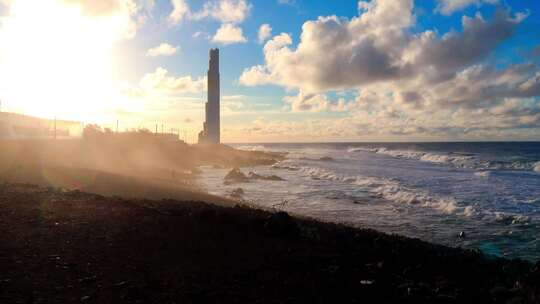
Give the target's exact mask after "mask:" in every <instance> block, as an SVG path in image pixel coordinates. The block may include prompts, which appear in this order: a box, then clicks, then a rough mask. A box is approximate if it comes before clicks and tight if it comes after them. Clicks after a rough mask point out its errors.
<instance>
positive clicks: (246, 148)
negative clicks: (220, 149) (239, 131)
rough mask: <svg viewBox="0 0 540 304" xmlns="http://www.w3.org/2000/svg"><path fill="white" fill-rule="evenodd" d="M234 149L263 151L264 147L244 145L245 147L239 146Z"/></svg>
mask: <svg viewBox="0 0 540 304" xmlns="http://www.w3.org/2000/svg"><path fill="white" fill-rule="evenodd" d="M236 149H238V150H244V151H265V150H266V147H265V146H262V145H246V146H239V147H237V148H236Z"/></svg>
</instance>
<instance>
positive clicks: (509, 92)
mask: <svg viewBox="0 0 540 304" xmlns="http://www.w3.org/2000/svg"><path fill="white" fill-rule="evenodd" d="M358 9H359V14H358V16H357V17H353V18H351V19H347V18H342V17H337V16H326V17H319V18H317V19H316V20H311V21H307V22H305V23H304V25H303V26H302V31H301V36H300V41H299V42H298V44H297V45H294V43H293V38H292V37H291V36H290V35H289V34H285V33H282V34H279V35H277V36H274V37H273V38H272V39H270V40H269V41H268V42H266V44H265V45H264V47H263V54H264V64H260V65H256V66H252V67H248V68H246V69H245V70H244V72H243V73H242V75H241V76H240V79H239V82H240V83H241V84H243V85H246V86H256V85H265V84H275V85H280V86H283V87H286V88H287V89H289V90H293V91H296V92H297V95H292V96H286V97H285V98H284V103H285V105H286V106H287V107H288V108H289V109H290V110H291V111H310V112H321V111H347V113H349V115H350V117H351V119H353V118H354V119H357V120H359V121H362V122H363V123H362V124H361V125H358V124H351V126H357V127H358V128H361V129H362V130H363V132H368V133H369V132H371V131H373V132H374V133H377V134H379V135H380V134H382V133H385V134H393V135H399V136H403V135H410V134H424V135H426V136H427V135H430V136H435V135H440V134H453V135H455V136H458V135H459V134H462V135H463V134H467V135H468V136H472V134H476V135H478V136H480V134H482V135H485V134H487V133H485V132H488V133H489V132H491V134H492V135H493V134H494V133H493V132H497V134H502V133H505V132H506V133H505V134H508V132H510V129H519V128H521V129H524V128H540V120H539V114H538V108H539V105H538V104H539V102H538V97H539V96H540V70H539V69H538V67H537V66H536V65H534V64H527V63H524V64H513V65H512V64H511V65H506V66H493V65H491V64H490V63H489V61H486V59H487V58H489V55H490V54H491V53H492V52H493V50H494V49H495V48H497V47H498V46H499V45H500V44H501V43H502V42H504V41H505V40H507V39H509V38H510V37H512V35H513V34H514V32H515V29H516V27H517V26H518V25H519V24H520V23H521V22H522V21H523V20H524V19H525V18H527V14H524V13H519V12H518V13H511V12H510V10H509V9H504V10H503V9H499V10H496V11H495V13H494V14H493V16H491V17H490V18H485V17H484V16H482V15H481V14H479V13H477V14H476V15H473V16H463V17H462V19H461V23H462V30H461V31H454V30H452V31H450V32H448V33H445V34H439V33H438V32H437V31H435V30H426V31H423V32H414V31H411V29H412V28H413V27H414V26H415V25H416V20H415V15H414V14H413V9H414V8H413V1H410V0H404V1H391V0H373V1H371V2H364V1H360V2H359V4H358ZM342 90H356V91H357V94H356V97H355V98H353V99H351V100H345V99H343V98H340V99H338V100H331V99H330V98H329V94H328V93H329V92H330V91H334V92H339V91H342ZM510 100H511V101H510ZM502 109H505V110H504V111H503V110H502ZM365 123H368V124H374V125H376V126H378V127H377V129H376V130H370V128H369V126H367V125H365ZM497 128H502V129H501V130H497ZM381 132H382V133H381Z"/></svg>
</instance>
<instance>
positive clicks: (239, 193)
mask: <svg viewBox="0 0 540 304" xmlns="http://www.w3.org/2000/svg"><path fill="white" fill-rule="evenodd" d="M244 194H245V193H244V189H242V188H236V189H234V190H232V191H231V192H230V196H231V197H235V198H240V197H242V196H244Z"/></svg>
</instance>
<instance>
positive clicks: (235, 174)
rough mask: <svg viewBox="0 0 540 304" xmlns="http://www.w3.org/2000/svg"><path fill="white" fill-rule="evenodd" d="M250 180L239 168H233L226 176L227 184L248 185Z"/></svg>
mask: <svg viewBox="0 0 540 304" xmlns="http://www.w3.org/2000/svg"><path fill="white" fill-rule="evenodd" d="M247 182H249V178H248V177H247V176H246V175H245V174H244V173H243V172H242V171H240V169H238V168H233V169H232V170H231V171H229V173H227V175H225V183H226V184H232V183H247Z"/></svg>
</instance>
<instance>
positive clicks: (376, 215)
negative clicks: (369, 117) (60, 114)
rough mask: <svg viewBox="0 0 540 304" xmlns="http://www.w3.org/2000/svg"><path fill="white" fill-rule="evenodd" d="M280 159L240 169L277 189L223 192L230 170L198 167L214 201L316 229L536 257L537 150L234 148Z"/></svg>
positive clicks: (490, 146)
mask: <svg viewBox="0 0 540 304" xmlns="http://www.w3.org/2000/svg"><path fill="white" fill-rule="evenodd" d="M232 146H234V147H236V148H238V149H243V150H260V151H271V152H282V153H286V158H285V160H283V161H281V162H279V163H277V164H275V165H273V166H255V167H250V168H242V170H243V172H244V173H246V174H247V173H248V172H249V171H253V172H255V173H257V174H260V175H277V176H279V177H281V178H283V179H284V181H265V180H256V181H251V182H249V183H242V184H232V185H225V184H224V183H223V178H224V176H225V175H226V174H227V173H228V171H229V170H230V169H219V168H212V167H204V168H202V169H201V170H202V173H201V175H200V177H199V183H200V184H201V185H202V186H203V188H205V189H206V190H207V191H208V192H210V193H212V194H217V195H222V196H228V195H230V194H231V192H232V191H233V190H234V189H236V188H242V189H243V191H244V195H243V199H244V200H245V201H247V202H249V203H251V204H254V205H256V206H259V207H263V208H272V209H279V210H283V211H287V212H290V213H292V214H298V215H302V216H307V217H312V218H316V219H319V220H323V221H329V222H338V223H344V224H347V225H352V226H357V227H364V228H373V229H376V230H379V231H383V232H387V233H395V234H399V235H405V236H409V237H415V238H420V239H422V240H426V241H429V242H434V243H438V244H443V245H449V246H453V247H463V248H469V249H478V250H481V251H483V252H485V253H487V254H491V255H494V256H505V257H509V258H522V259H526V260H530V261H537V260H539V259H540V239H539V238H540V143H538V142H501V143H495V142H483V143H469V142H467V143H322V144H253V145H247V144H242V145H232Z"/></svg>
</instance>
